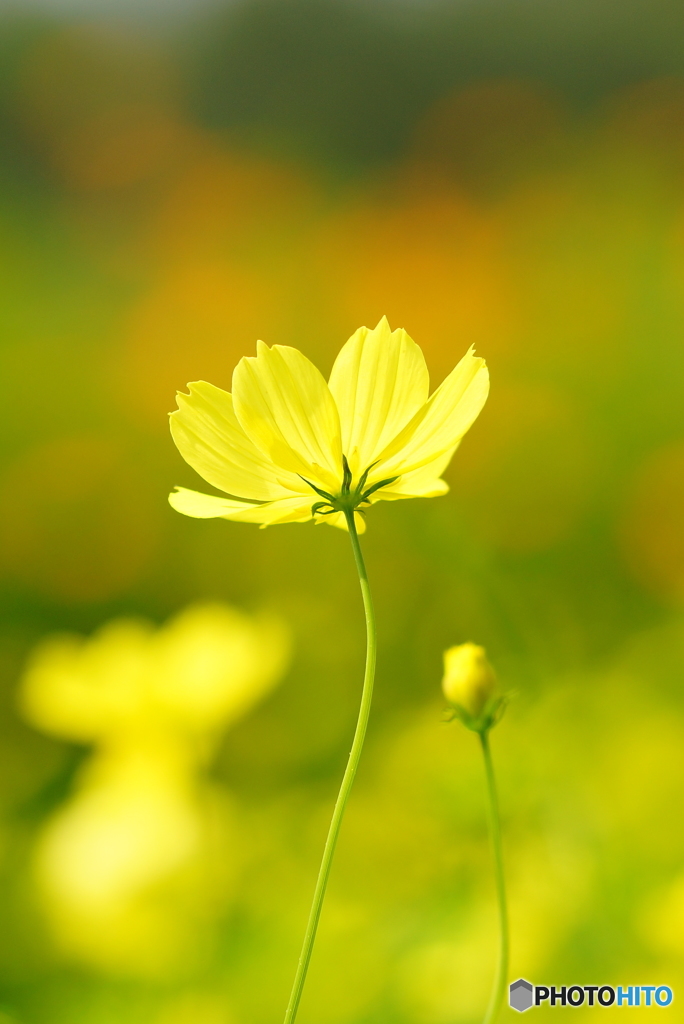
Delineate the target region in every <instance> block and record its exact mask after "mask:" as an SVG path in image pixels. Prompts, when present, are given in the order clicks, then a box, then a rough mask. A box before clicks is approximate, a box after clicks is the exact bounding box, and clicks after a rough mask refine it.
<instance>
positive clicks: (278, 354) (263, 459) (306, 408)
mask: <svg viewBox="0 0 684 1024" xmlns="http://www.w3.org/2000/svg"><path fill="white" fill-rule="evenodd" d="M188 388H189V392H190V393H189V394H183V393H180V394H179V395H178V410H177V411H176V412H174V413H172V415H171V433H172V434H173V439H174V441H175V443H176V445H177V447H178V449H179V451H180V453H181V455H182V456H183V458H184V459H185V461H186V462H188V463H189V464H190V465H191V466H192V467H193V469H195V470H196V471H197V472H198V473H199V474H200V476H202V477H204V479H205V480H206V481H207V482H208V483H210V484H211V485H212V486H213V487H216V488H217V489H219V490H221V491H224V492H225V493H226V494H227V495H230V497H218V496H215V495H210V494H202V493H199V492H198V491H191V490H188V489H187V488H184V487H178V488H176V490H175V492H174V493H173V494H171V495H170V497H169V501H170V503H171V505H172V506H173V507H174V508H175V509H176V510H177V511H178V512H182V513H184V514H185V515H187V516H194V517H195V518H197V519H213V518H222V519H233V520H236V521H238V522H243V523H244V522H247V523H259V524H260V525H261V526H262V527H264V526H269V525H271V524H274V523H302V522H305V521H307V520H309V519H312V518H315V517H317V516H320V517H321V518H320V519H319V520H318V521H321V522H328V523H330V524H331V525H333V526H341V527H343V528H345V527H346V517H345V512H348V513H351V510H352V509H353V510H354V511H355V512H356V515H355V521H356V525H357V529H358V530H362V529H363V520H362V518H361V516H360V515H359V513H360V512H361V511H362V510H363V507H364V506H368V505H371V504H373V503H374V502H376V501H382V500H387V501H395V500H398V499H400V498H432V497H436V496H438V495H440V494H445V493H446V492H447V490H448V486H447V484H446V483H445V482H444V480H442V479H440V477H441V474H442V473H443V472H444V470H445V469H446V467H447V465H448V463H449V461H450V460H451V457H452V455H453V454H454V451H455V450H456V448H457V447H458V444H459V442H460V440H461V438H462V437H463V435H464V434H465V433H466V431H467V430H468V429H469V428H470V427H471V425H472V424H473V422H474V420H475V419H476V417H477V415H478V413H479V412H480V410H481V408H482V406H483V405H484V402H485V400H486V398H487V392H488V389H489V376H488V373H487V368H486V365H485V362H484V360H483V359H479V358H478V357H476V356H475V355H473V352H472V349H471V350H470V351H469V352H467V353H466V355H465V356H464V357H463V359H461V361H460V363H459V364H458V365H457V366H456V367H455V369H454V370H452V372H451V373H450V374H449V376H448V377H447V378H446V380H444V381H443V383H442V384H441V385H440V386H439V387H438V388H437V390H436V391H435V392H434V393H433V394H432V395H429V379H428V370H427V366H426V365H425V359H424V357H423V353H422V352H421V350H420V348H419V347H418V345H416V344H415V342H413V341H412V340H411V338H410V337H409V336H408V334H407V333H406V331H403V330H397V331H391V330H390V326H389V324H388V322H387V319H386V318H385V317H383V319H382V320H381V321H380V323H379V324H378V326H377V327H376V328H375V330H372V331H371V330H369V329H368V328H367V327H361V328H359V330H358V331H357V332H356V333H355V334H354V335H352V337H351V338H350V339H349V341H348V342H347V344H346V345H345V346H344V347H343V349H342V351H341V352H340V354H339V355H338V357H337V359H336V360H335V365H334V366H333V369H332V373H331V374H330V380H329V381H328V383H327V384H326V382H325V380H324V378H323V376H322V374H321V373H320V372H319V371H318V369H317V368H316V367H315V366H314V365H313V363H311V362H310V361H309V360H308V359H307V358H306V356H304V355H303V354H302V353H301V352H299V351H298V350H297V349H295V348H289V347H287V346H284V345H274V346H273V348H269V347H268V346H267V345H265V344H264V343H263V342H261V341H259V342H257V354H256V356H254V357H246V358H244V359H241V360H240V362H239V363H238V365H237V367H236V368H235V372H234V373H233V392H232V394H229V393H228V392H227V391H222V390H221V389H220V388H217V387H214V385H213V384H207V383H206V382H205V381H197V382H195V383H193V384H189V385H188Z"/></svg>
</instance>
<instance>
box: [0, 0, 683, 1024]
mask: <svg viewBox="0 0 684 1024" xmlns="http://www.w3.org/2000/svg"><path fill="white" fill-rule="evenodd" d="M28 10H29V8H28V7H26V8H23V9H22V10H18V11H15V12H14V13H12V12H11V11H9V10H7V9H5V13H4V14H3V16H2V20H0V46H1V49H2V55H3V56H2V61H1V66H2V74H1V76H0V129H1V132H2V141H1V147H2V148H1V151H0V178H1V181H2V188H1V189H0V261H1V263H2V274H1V275H0V292H1V302H0V320H1V322H2V347H1V349H0V374H1V379H2V381H3V390H2V402H1V403H0V424H1V432H0V436H1V438H2V448H1V452H0V569H1V571H2V583H1V590H0V602H1V603H2V609H3V617H2V633H1V635H0V659H1V661H2V680H3V683H2V686H3V689H2V701H3V715H2V720H1V724H0V730H1V733H2V735H1V737H0V804H1V805H2V811H3V825H2V832H1V835H0V903H1V904H2V917H3V922H4V924H3V928H2V931H1V933H0V967H1V973H2V995H1V999H2V1004H1V1005H2V1008H3V1010H4V1014H5V1016H4V1017H2V1018H0V1019H2V1022H3V1024H53V1022H56V1021H65V1022H68V1024H119V1022H124V1021H125V1022H126V1024H247V1022H249V1024H262V1022H263V1024H266V1022H271V1021H274V1020H278V1017H279V1015H280V1014H281V1013H282V1012H283V1008H284V1005H285V1002H286V996H287V992H288V989H289V984H290V981H291V975H292V972H293V967H294V963H295V960H296V956H297V951H298V944H299V941H300V938H301V933H302V929H303V924H304V920H305V915H306V911H307V906H308V900H309V896H310V892H311V887H312V884H313V878H314V873H315V869H316V865H317V861H318V857H319V854H320V849H321V843H322V838H323V836H324V832H325V828H326V824H327V819H328V815H329V813H330V807H331V801H332V798H333V794H334V792H335V788H336V785H337V782H338V780H339V777H340V774H341V770H342V765H343V762H344V757H345V754H346V751H347V750H348V746H349V741H350V735H351V730H352V727H353V720H354V717H355V713H356V706H357V701H358V697H359V686H360V677H361V671H362V659H363V631H362V615H361V608H360V599H359V595H358V593H357V582H356V579H355V576H354V570H353V565H352V561H351V555H350V552H349V551H348V549H347V547H348V545H347V541H346V538H345V537H344V536H343V535H342V534H341V533H340V534H338V533H337V532H336V531H332V530H325V529H321V530H319V529H314V528H313V527H311V526H286V527H276V528H272V529H270V530H266V531H263V532H262V531H258V530H256V529H255V528H253V527H250V526H243V525H237V524H228V523H224V522H219V521H210V522H198V521H191V520H189V519H185V518H183V517H181V516H179V515H177V514H175V513H173V512H172V511H171V510H170V508H169V507H168V506H167V504H166V495H167V493H168V491H169V490H170V488H171V486H172V485H173V484H183V485H186V486H190V487H194V486H197V479H196V478H195V477H194V475H193V473H192V471H191V470H189V468H188V467H187V466H185V464H184V463H183V462H182V460H181V459H180V457H179V456H178V454H177V453H176V451H175V449H174V447H173V445H172V443H171V440H170V438H169V435H168V429H167V424H166V414H167V412H168V411H169V410H170V409H171V408H173V396H174V392H175V390H176V389H178V388H183V387H184V385H185V384H186V382H187V381H188V380H195V379H206V380H210V381H212V382H213V383H215V384H217V385H220V386H224V387H226V388H228V387H229V386H230V377H231V371H232V368H233V366H234V364H235V362H236V361H237V359H238V358H239V357H240V356H242V355H244V354H251V353H252V352H253V347H254V342H255V340H256V338H258V337H261V338H263V339H264V340H265V341H267V342H268V343H269V344H272V343H276V342H277V343H285V344H293V345H296V346H297V347H300V348H301V349H302V350H303V351H304V352H306V354H307V355H309V356H310V357H311V358H313V359H314V360H315V361H316V362H317V363H318V364H319V365H320V366H321V368H322V369H323V370H324V371H326V372H327V370H328V369H329V368H330V366H331V364H332V359H333V358H334V355H335V353H336V352H337V350H338V348H339V347H340V346H341V344H342V343H343V342H344V341H345V340H346V338H347V337H348V336H349V335H350V334H351V333H352V331H353V330H354V329H355V328H356V327H358V326H359V325H360V324H367V325H368V326H374V325H375V323H376V322H377V320H378V319H379V317H380V315H382V314H383V313H386V314H387V315H388V317H389V319H390V322H391V324H392V326H393V327H396V326H403V327H405V328H406V329H407V330H408V331H409V333H410V334H411V335H412V336H413V337H414V339H415V340H416V341H417V342H418V343H419V344H420V345H421V346H422V347H423V349H424V351H425V352H426V355H427V358H428V362H429V365H430V369H431V373H432V375H433V380H434V382H435V383H437V382H439V380H440V379H441V378H442V376H443V375H444V374H445V373H446V372H447V371H448V370H449V369H450V368H451V366H452V365H453V364H454V363H455V361H456V360H457V359H458V358H459V357H460V355H461V354H462V353H463V351H464V350H465V349H466V348H467V347H468V346H469V345H470V344H471V343H475V344H476V346H477V350H478V353H479V354H482V355H484V356H486V358H487V360H488V362H489V365H490V368H491V374H492V380H493V387H492V394H491V398H490V401H489V403H488V405H487V407H486V409H485V411H484V413H483V414H482V416H481V418H480V420H479V421H478V422H477V424H476V425H475V427H474V428H473V430H472V433H471V434H470V435H469V436H468V437H467V438H466V440H465V441H464V443H463V446H462V449H461V450H460V451H459V452H458V453H457V456H456V457H455V459H454V462H453V464H452V467H451V468H450V470H449V472H448V478H449V482H450V484H451V488H452V489H451V493H450V494H449V495H448V496H447V497H446V498H441V499H438V500H437V499H436V500H434V501H424V502H420V501H416V502H406V503H403V502H402V503H396V504H394V503H392V504H389V503H388V504H380V505H379V506H377V507H376V508H374V509H373V510H372V512H371V515H370V516H369V530H368V533H367V534H366V537H365V538H364V545H365V550H366V553H367V560H368V566H369V573H370V575H371V580H372V583H373V586H374V589H375V593H376V597H377V604H378V614H379V621H380V631H381V632H380V660H379V673H378V692H377V701H376V705H375V713H374V718H373V723H372V729H371V734H370V737H369V745H368V749H367V756H366V758H365V761H364V763H363V766H362V769H361V772H360V775H359V778H358V782H357V789H356V790H355V794H354V797H353V800H352V804H351V807H350V811H349V817H348V820H347V822H346V824H345V829H344V833H343V838H342V841H341V844H340V850H339V857H338V861H337V863H336V866H335V869H334V877H333V881H332V885H331V891H330V896H329V901H328V903H327V906H326V909H325V912H324V918H323V922H322V926H321V933H320V942H319V946H318V947H317V950H316V953H315V956H314V961H313V965H312V971H311V977H310V984H309V987H308V989H307V992H306V995H305V1000H304V1002H303V1004H302V1012H301V1020H302V1024H311V1022H316V1024H338V1022H339V1024H387V1022H390V1021H391V1022H393V1024H470V1022H475V1021H478V1020H479V1019H481V1014H482V1012H483V1007H484V1005H485V1001H486V995H487V991H488V986H489V984H490V980H491V974H492V971H493V950H492V939H493V935H494V929H495V915H494V904H493V898H494V897H493V889H492V880H491V872H490V863H489V853H488V846H487V836H486V828H485V818H484V805H483V789H482V780H481V768H480V764H479V761H478V756H477V754H478V752H477V748H476V744H475V741H474V738H473V737H472V736H471V735H469V734H467V733H466V732H465V730H462V729H460V728H457V727H456V726H447V725H445V724H444V723H443V722H442V721H441V720H440V718H441V712H442V701H441V698H440V694H439V688H438V684H439V679H440V675H441V652H442V650H443V649H444V648H446V647H447V646H450V645H452V644H454V643H460V642H463V641H465V640H469V639H470V640H473V641H475V642H477V643H483V644H485V645H486V646H487V648H488V651H489V654H490V657H491V659H492V660H493V661H494V663H495V664H496V665H497V668H498V670H499V673H500V676H501V678H502V680H503V682H504V684H505V685H506V686H507V687H512V688H515V689H516V690H517V698H516V700H515V701H514V703H513V704H512V705H511V708H510V710H509V712H508V713H507V715H506V718H505V720H504V722H503V723H502V724H501V726H500V727H498V728H497V730H496V732H495V734H494V736H493V745H494V753H495V758H496V760H497V762H498V767H499V771H500V776H501V788H502V805H503V812H504V816H505V837H506V853H507V857H508V866H509V875H510V885H511V892H512V916H513V966H512V971H513V976H514V977H517V976H518V975H520V974H522V975H524V976H526V977H528V978H530V979H532V980H534V981H536V982H537V983H542V982H543V983H547V982H548V983H556V984H565V983H567V984H572V983H580V984H589V983H594V982H605V983H612V984H623V985H627V984H634V983H637V984H647V983H653V984H662V983H665V984H670V985H672V986H674V987H675V989H678V988H679V989H680V990H681V988H682V985H684V974H683V972H682V962H683V960H682V954H683V953H684V864H683V861H684V857H683V853H684V826H683V825H682V819H681V815H680V814H679V813H678V811H677V808H678V807H679V806H680V804H681V799H682V780H683V779H684V770H683V769H684V764H683V761H684V702H683V699H682V689H681V680H682V672H683V669H684V618H683V616H682V599H683V597H684V526H683V523H684V402H683V401H682V398H683V385H682V381H683V377H682V374H683V370H684V349H683V346H682V329H683V327H684V288H683V286H684V176H683V175H684V77H683V76H684V54H683V53H682V49H681V37H682V30H683V29H684V24H683V22H684V9H682V7H681V5H679V4H676V3H674V2H672V3H671V2H667V0H649V2H648V3H646V2H643V0H630V2H625V3H622V4H620V5H619V6H617V5H613V4H612V3H609V2H608V0H600V2H597V0H593V2H592V3H588V2H586V3H585V2H583V0H582V2H577V3H572V4H571V3H568V2H562V0H556V2H548V0H547V2H546V3H541V2H533V0H514V2H506V3H504V2H503V0H488V2H485V3H478V4H477V5H475V4H470V3H455V2H454V3H431V4H420V5H419V4H408V3H399V2H393V3H390V2H385V3H382V4H380V3H376V4H371V3H368V2H364V3H363V4H361V3H352V2H342V0H332V2H330V0H292V2H289V0H288V2H287V3H283V2H282V0H277V2H276V0H242V2H240V3H237V4H233V5H231V6H229V7H226V8H210V9H198V10H197V11H193V10H192V9H191V8H190V7H188V8H187V9H186V10H185V11H181V12H180V13H179V12H178V11H176V12H175V15H174V17H170V16H169V17H168V18H166V17H164V15H163V12H161V11H160V12H158V17H157V18H156V19H155V18H154V17H150V18H149V19H148V20H147V21H146V22H142V21H125V20H123V19H121V18H119V19H116V18H115V17H114V16H113V15H107V14H106V12H105V13H104V14H103V13H102V12H101V11H98V10H96V9H95V8H94V7H93V10H92V11H90V10H85V8H82V13H81V14H79V15H75V14H74V13H73V12H72V13H68V12H65V13H64V14H63V15H62V16H60V15H59V13H58V12H56V11H55V8H54V7H53V8H52V9H51V13H49V14H48V13H45V12H41V9H40V8H36V9H35V10H34V11H33V13H31V14H29V13H28ZM207 599H211V600H218V601H223V602H227V603H229V604H232V605H235V606H237V607H238V608H240V609H242V610H246V611H248V612H264V611H265V612H268V613H270V614H271V615H275V616H277V617H278V618H279V619H280V620H282V621H283V622H285V623H286V624H287V626H288V628H289V630H290V633H291V635H292V644H293V652H294V653H293V656H292V661H291V664H290V668H289V671H288V673H287V675H286V676H285V677H284V678H283V680H282V682H281V684H280V685H279V687H278V688H277V689H276V690H274V692H273V693H272V695H270V696H269V697H268V698H267V699H265V700H264V701H263V702H262V703H261V704H260V705H259V706H258V707H257V708H256V709H255V710H253V711H251V712H250V713H249V714H246V715H245V716H244V717H243V718H242V719H241V720H240V721H238V722H236V723H235V724H233V725H232V726H231V728H230V729H229V730H228V731H227V732H226V733H225V736H224V738H223V741H222V743H221V744H220V747H219V749H218V751H217V752H216V753H215V754H214V755H212V757H209V756H207V758H205V759H204V761H203V762H202V766H201V767H196V768H195V769H194V771H195V774H194V775H193V776H192V778H193V779H194V782H193V785H194V786H195V789H193V791H192V792H193V800H195V801H196V807H197V809H198V810H197V813H198V814H200V813H201V814H202V815H204V816H205V817H204V820H205V821H206V822H207V823H208V825H207V828H208V829H209V831H208V833H207V835H208V836H209V839H208V840H207V842H208V848H209V854H208V855H207V856H209V860H208V861H206V862H205V861H201V862H200V861H198V862H192V863H191V862H188V864H187V865H186V866H185V868H184V869H183V870H184V871H185V874H183V872H181V873H180V874H175V875H174V874H173V872H170V873H167V875H168V877H167V875H164V874H163V872H162V874H161V875H160V876H159V878H158V880H157V882H158V888H157V889H155V899H156V900H157V901H158V902H160V904H161V905H163V906H164V908H165V910H164V913H165V915H166V918H165V919H166V920H175V921H177V922H181V924H182V925H183V927H185V924H183V923H184V922H185V923H187V922H188V921H189V915H190V917H192V929H193V931H192V935H193V948H194V955H193V956H189V955H183V956H181V957H180V958H179V959H176V960H174V957H173V954H172V953H170V954H169V956H168V957H166V958H165V957H164V956H161V955H160V956H155V955H151V956H149V957H144V956H143V957H134V958H131V957H129V958H128V962H122V960H121V958H120V957H118V956H117V955H116V952H115V951H114V952H112V953H111V956H109V955H108V953H107V942H106V940H103V941H102V942H101V943H100V944H99V946H98V950H97V953H94V952H92V951H91V953H90V954H89V949H88V943H87V942H83V941H81V942H80V943H79V942H74V941H71V940H70V938H69V936H71V937H72V938H73V934H74V929H76V930H78V922H74V921H71V922H69V921H67V922H66V924H65V922H64V920H62V921H61V923H60V922H59V921H55V920H54V919H52V918H51V916H50V913H49V908H48V907H47V906H46V905H45V900H44V897H43V896H42V895H41V888H40V884H39V879H38V876H37V867H36V864H37V858H38V860H39V854H38V852H37V851H40V849H41V848H42V847H41V843H42V842H43V841H44V836H45V835H46V834H47V833H46V829H48V828H49V827H50V823H51V822H54V821H55V820H57V818H56V816H58V815H60V814H61V813H64V809H65V808H68V807H70V806H71V805H72V804H71V802H72V801H74V800H75V799H76V798H77V796H78V793H79V792H80V791H81V789H82V787H83V786H84V778H86V776H85V775H84V772H86V773H87V771H88V765H92V763H93V762H92V757H93V754H92V751H91V749H90V748H89V747H87V746H79V745H72V744H69V743H66V742H60V741H58V740H57V739H54V738H50V737H49V736H48V735H45V734H43V733H42V732H40V731H39V730H38V729H37V728H34V727H32V726H30V725H29V724H28V722H27V721H26V720H25V719H24V717H23V715H22V712H21V711H20V710H19V702H18V698H17V688H18V685H19V680H20V678H21V675H22V672H23V666H24V664H25V661H26V658H27V656H28V654H29V652H30V651H31V649H32V648H33V646H34V645H35V644H36V643H37V642H38V641H39V640H40V639H41V638H42V637H43V636H44V635H45V634H49V633H52V632H54V631H64V630H67V631H76V632H80V633H83V634H90V633H91V632H92V631H94V630H95V629H97V628H98V627H100V626H101V625H103V624H104V623H106V622H108V621H109V620H110V619H112V618H116V617H120V616H144V617H146V618H147V619H149V620H152V621H153V622H155V623H158V624H161V623H162V622H164V621H165V620H166V619H167V618H168V617H170V616H172V615H174V614H176V613H177V612H178V611H179V610H181V609H182V608H184V607H185V606H186V605H187V604H189V603H192V602H196V601H199V600H207ZM186 781H187V779H186ZM212 822H213V823H214V824H213V825H212ZM212 837H213V838H212ZM102 884H103V885H105V884H106V883H105V882H103V883H102ZM193 908H199V909H197V911H196V912H195V910H193ZM193 914H194V917H193ZM179 927H180V926H179ZM188 927H190V926H189V925H188ZM105 934H106V932H105ZM103 949H104V953H103V952H102V950H103ZM124 960H125V958H124ZM676 1006H677V1004H676V1003H675V1005H674V1006H673V1007H672V1008H671V1009H669V1010H652V1011H648V1010H641V1011H640V1012H641V1013H642V1014H644V1015H648V1014H649V1013H658V1014H660V1015H661V1017H662V1019H668V1020H675V1019H677V1017H676V1015H677V1012H678V1011H677V1008H676ZM556 1012H558V1013H559V1014H562V1013H563V1012H570V1011H569V1010H568V1011H563V1010H558V1011H556ZM573 1012H574V1015H575V1016H574V1018H573V1019H577V1020H590V1019H591V1020H593V1019H594V1018H595V1017H597V1016H599V1015H600V1016H601V1018H602V1019H603V1018H608V1019H611V1017H612V1015H614V1014H615V1013H617V1010H603V1009H600V1010H589V1009H584V1010H576V1011H573ZM506 1013H509V1011H506ZM550 1013H551V1011H550V1010H549V1011H537V1014H538V1016H539V1017H540V1019H545V1018H544V1014H546V1015H548V1014H550ZM504 1016H505V1014H504ZM510 1016H511V1018H512V1013H511V1014H510Z"/></svg>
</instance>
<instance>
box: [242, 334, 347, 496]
mask: <svg viewBox="0 0 684 1024" xmlns="http://www.w3.org/2000/svg"><path fill="white" fill-rule="evenodd" d="M233 403H234V407H235V414H236V416H237V418H238V420H239V422H240V424H241V426H242V428H243V430H244V431H245V433H246V434H247V436H248V437H249V438H251V440H252V441H253V442H254V444H255V445H256V446H257V447H258V448H260V449H261V451H262V452H264V454H265V455H268V456H269V458H270V459H272V460H273V462H274V463H275V464H276V465H277V466H282V467H283V469H286V470H289V471H290V472H292V473H300V474H301V475H302V476H305V477H307V478H309V479H312V478H313V479H314V481H315V482H316V483H317V484H318V485H319V486H322V487H323V488H326V489H331V488H334V489H335V490H338V489H339V487H340V484H341V482H342V446H341V443H340V421H339V416H338V413H337V408H336V406H335V402H334V400H333V397H332V395H331V394H330V391H329V390H328V385H327V384H326V382H325V380H324V379H323V377H322V376H321V374H320V372H319V371H318V370H317V368H316V367H315V366H314V364H313V363H312V362H310V360H308V359H307V358H306V356H304V355H302V353H301V352H299V351H298V350H297V349H295V348H289V347H287V346H284V345H274V346H273V348H269V347H268V345H264V343H263V342H257V354H256V356H249V357H244V358H243V359H241V360H240V362H239V363H238V365H237V367H236V368H235V372H234V374H233Z"/></svg>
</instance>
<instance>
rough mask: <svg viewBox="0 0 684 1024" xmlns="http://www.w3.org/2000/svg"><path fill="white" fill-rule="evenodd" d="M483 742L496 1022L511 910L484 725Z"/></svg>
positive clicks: (491, 1012)
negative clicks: (494, 911)
mask: <svg viewBox="0 0 684 1024" xmlns="http://www.w3.org/2000/svg"><path fill="white" fill-rule="evenodd" d="M478 735H479V737H480V744H481V746H482V756H483V758H484V764H485V775H486V777H487V815H488V818H489V834H490V837H491V842H492V852H493V854H494V875H495V878H496V894H497V900H498V904H499V927H500V935H499V960H498V963H497V968H496V975H495V978H494V988H493V989H492V994H491V997H490V1000H489V1006H488V1007H487V1012H486V1014H485V1018H484V1021H483V1024H494V1021H495V1020H496V1018H497V1017H498V1015H499V1013H500V1011H501V1005H502V1003H503V999H504V994H505V992H506V980H507V977H508V955H509V933H508V910H507V906H506V880H505V877H504V866H503V847H502V844H501V819H500V816H499V799H498V796H497V792H496V780H495V778H494V765H493V763H492V754H491V751H490V749H489V730H488V729H483V730H482V731H481V732H480V733H478Z"/></svg>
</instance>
